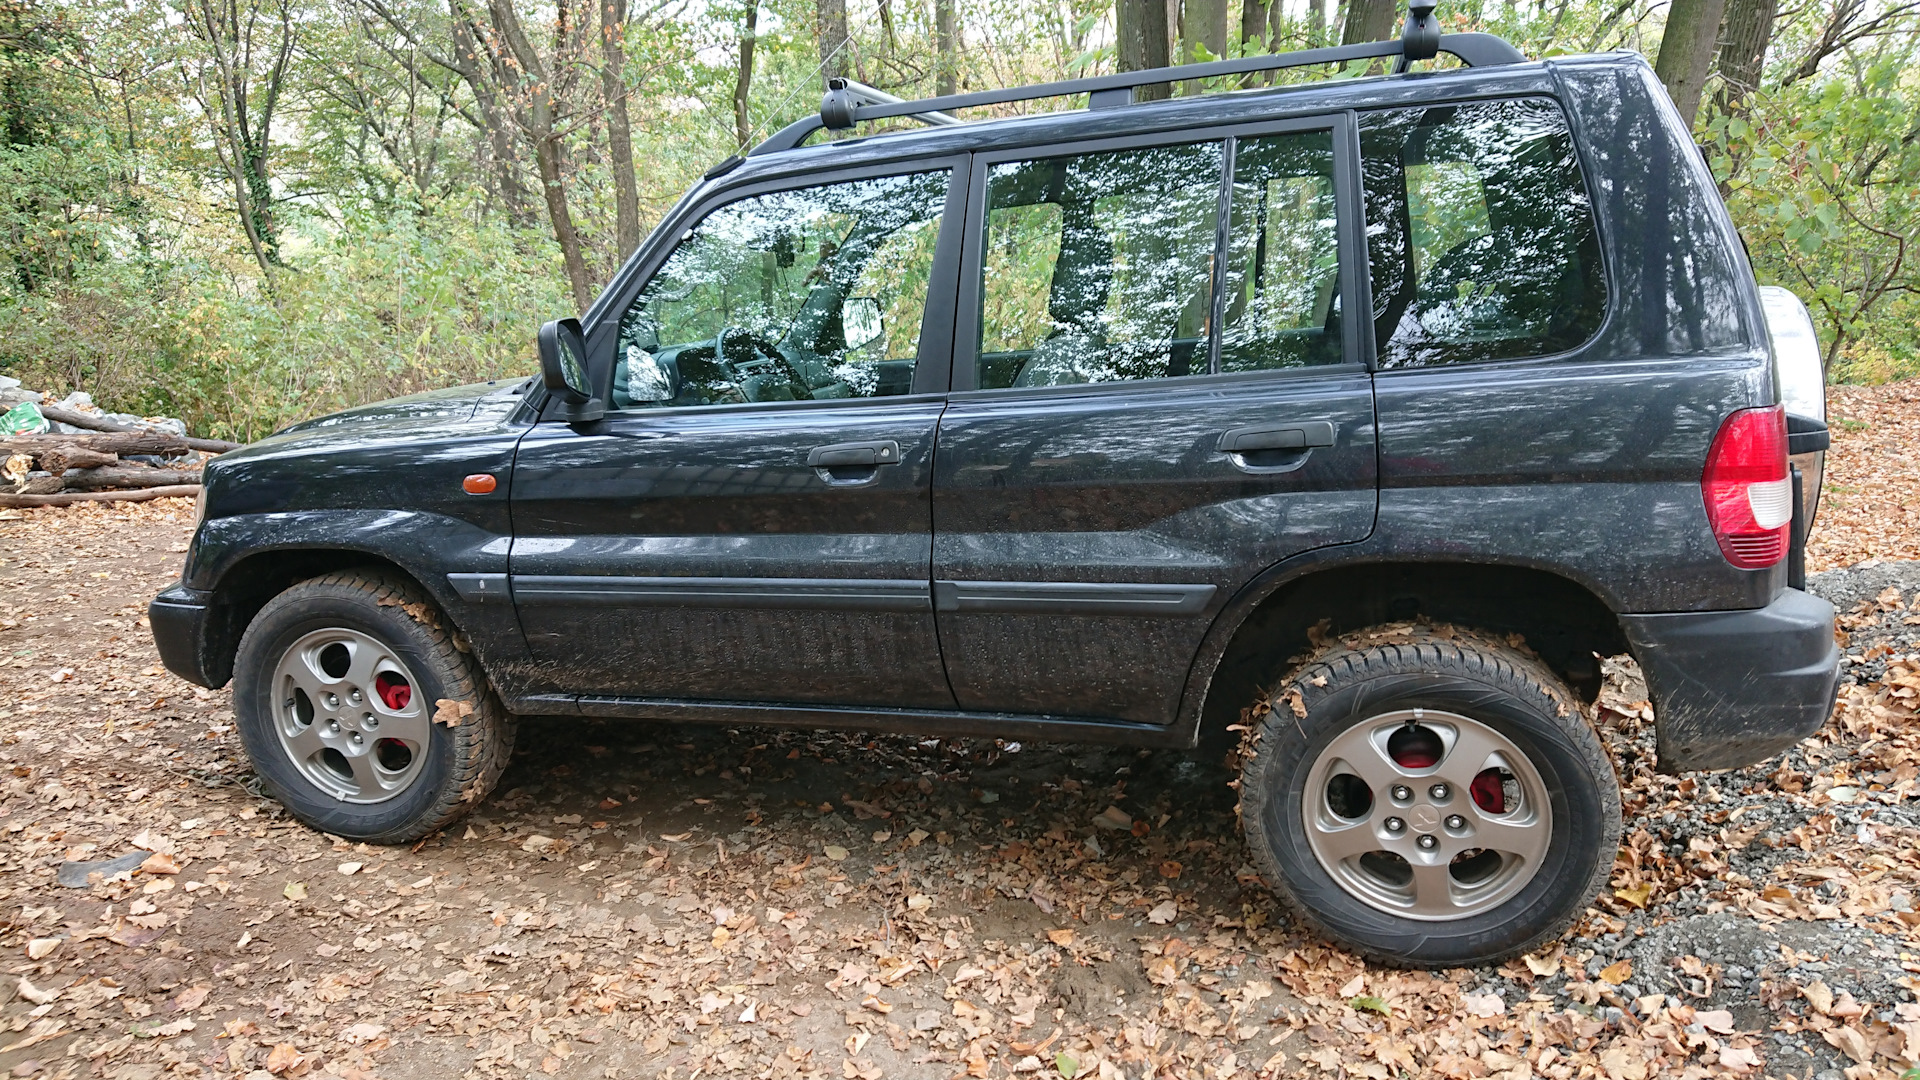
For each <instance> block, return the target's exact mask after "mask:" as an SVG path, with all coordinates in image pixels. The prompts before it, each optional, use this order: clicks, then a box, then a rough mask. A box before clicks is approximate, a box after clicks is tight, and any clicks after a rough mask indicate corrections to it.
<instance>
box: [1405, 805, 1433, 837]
mask: <svg viewBox="0 0 1920 1080" xmlns="http://www.w3.org/2000/svg"><path fill="white" fill-rule="evenodd" d="M1407 820H1408V821H1411V822H1413V827H1414V828H1416V829H1419V830H1420V831H1422V832H1427V831H1430V830H1432V829H1434V828H1437V827H1438V826H1439V824H1440V811H1438V810H1435V809H1434V808H1433V807H1432V806H1429V805H1428V804H1426V803H1421V804H1420V805H1419V806H1416V807H1414V808H1413V809H1412V810H1410V811H1408V813H1407Z"/></svg>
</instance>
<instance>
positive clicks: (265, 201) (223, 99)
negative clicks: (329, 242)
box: [183, 0, 298, 273]
mask: <svg viewBox="0 0 1920 1080" xmlns="http://www.w3.org/2000/svg"><path fill="white" fill-rule="evenodd" d="M265 3H266V0H197V2H196V3H193V4H189V5H187V6H186V7H185V8H184V9H183V14H184V15H185V20H184V21H185V23H186V25H187V27H188V28H189V30H190V32H191V33H192V34H193V35H194V37H196V38H198V39H199V40H200V42H201V44H202V45H204V46H205V47H206V59H207V60H208V61H210V64H209V67H210V69H211V70H210V71H209V70H207V69H202V70H201V71H200V73H199V76H198V85H199V87H200V90H199V94H198V96H199V98H200V101H199V105H200V107H201V111H202V113H203V114H204V115H205V116H206V118H207V123H208V125H209V127H210V128H211V129H212V135H213V147H214V153H215V156H216V157H218V158H219V160H220V163H221V166H222V167H223V168H224V169H225V170H226V172H227V176H228V179H229V180H231V181H232V183H233V193H234V209H235V212H236V213H237V214H238V216H239V219H240V225H241V231H242V232H244V233H245V234H246V237H247V244H248V246H249V247H250V248H251V249H252V250H253V257H254V259H255V261H257V262H258V263H259V264H260V270H261V272H262V273H267V272H269V271H270V270H271V268H272V267H275V266H279V265H280V232H279V224H278V222H276V221H275V220H274V216H273V184H272V181H271V179H270V178H269V176H268V168H267V152H268V149H269V147H270V146H271V145H272V141H273V113H274V109H275V107H276V105H277V103H278V101H279V99H280V90H281V87H282V86H283V85H284V83H285V80H286V75H287V65H288V63H289V61H290V60H291V59H292V57H293V50H294V44H295V39H296V37H297V36H298V35H297V33H296V31H295V29H294V20H293V13H292V10H291V7H290V4H289V0H279V11H278V19H277V22H278V33H277V40H276V41H274V42H272V43H271V45H269V43H267V42H264V41H256V40H255V36H254V35H255V33H256V30H257V29H258V27H259V26H260V25H261V23H262V22H263V17H264V16H265V15H266V10H265ZM256 57H264V58H265V60H266V68H265V70H263V71H262V70H255V67H254V65H255V63H256V62H257V61H256ZM209 76H211V78H209ZM189 78H190V79H192V78H193V76H189ZM209 81H211V82H212V83H213V88H212V93H211V95H209V94H208V93H207V90H206V85H207V83H208V82H209ZM189 85H192V83H191V82H190V83H189Z"/></svg>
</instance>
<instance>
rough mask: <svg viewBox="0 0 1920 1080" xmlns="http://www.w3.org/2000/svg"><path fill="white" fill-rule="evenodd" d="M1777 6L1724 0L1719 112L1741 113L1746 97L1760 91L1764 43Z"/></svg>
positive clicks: (1772, 0) (1771, 0) (1758, 0)
mask: <svg viewBox="0 0 1920 1080" xmlns="http://www.w3.org/2000/svg"><path fill="white" fill-rule="evenodd" d="M1779 7H1780V4H1779V0H1727V32H1726V40H1725V41H1724V42H1723V43H1722V44H1721V46H1720V92H1719V94H1718V95H1717V96H1716V98H1717V99H1716V103H1717V105H1718V106H1719V109H1720V111H1721V112H1723V113H1734V112H1740V111H1743V108H1742V106H1743V104H1744V102H1745V100H1746V96H1747V95H1748V94H1751V93H1753V92H1754V91H1755V90H1758V89H1759V88H1760V72H1761V71H1762V70H1763V69H1764V68H1765V67H1766V65H1767V43H1768V42H1769V41H1770V40H1772V38H1773V17H1774V15H1775V14H1776V13H1777V12H1778V10H1779Z"/></svg>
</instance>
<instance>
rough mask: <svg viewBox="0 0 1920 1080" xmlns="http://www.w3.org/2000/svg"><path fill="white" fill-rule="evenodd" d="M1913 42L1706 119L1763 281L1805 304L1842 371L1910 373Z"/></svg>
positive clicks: (1711, 149)
mask: <svg viewBox="0 0 1920 1080" xmlns="http://www.w3.org/2000/svg"><path fill="white" fill-rule="evenodd" d="M1914 53H1915V46H1914V44H1913V43H1912V41H1911V39H1909V40H1908V41H1907V42H1904V43H1899V44H1897V45H1896V46H1894V47H1889V48H1886V49H1885V51H1883V52H1882V53H1881V54H1880V55H1877V56H1874V57H1871V58H1868V59H1867V62H1865V63H1859V64H1855V65H1852V66H1851V67H1850V68H1849V69H1847V70H1844V71H1841V72H1836V73H1835V74H1833V75H1832V76H1829V77H1816V78H1812V79H1804V80H1799V81H1795V82H1792V83H1789V84H1787V85H1785V86H1779V87H1776V88H1771V89H1766V90H1763V92H1762V93H1760V94H1758V95H1755V96H1754V98H1753V99H1752V100H1751V101H1750V102H1749V107H1750V112H1748V113H1747V114H1746V115H1725V114H1723V115H1718V116H1714V117H1712V118H1710V119H1709V120H1708V121H1707V122H1706V123H1705V125H1704V130H1703V132H1702V141H1703V142H1704V144H1705V145H1706V147H1707V150H1708V155H1709V160H1710V162H1711V163H1712V165H1713V168H1714V172H1715V175H1716V176H1718V177H1719V178H1720V179H1721V183H1722V190H1723V191H1724V192H1725V193H1726V198H1727V204H1728V206H1729V208H1730V209H1731V210H1732V211H1733V214H1734V218H1735V220H1736V221H1738V222H1739V223H1740V225H1741V233H1742V235H1743V236H1744V237H1745V238H1746V241H1747V245H1748V248H1749V250H1750V251H1751V252H1752V256H1753V260H1754V264H1755V267H1754V268H1755V272H1756V273H1757V274H1759V276H1760V278H1761V280H1762V281H1771V282H1778V283H1780V284H1783V285H1786V286H1787V287H1789V288H1791V289H1793V290H1794V292H1796V293H1798V294H1799V296H1800V297H1801V299H1803V300H1805V301H1806V303H1807V306H1808V308H1810V309H1811V310H1812V311H1813V313H1814V317H1815V321H1816V323H1818V324H1819V328H1820V331H1821V339H1822V343H1823V344H1824V345H1825V346H1826V349H1827V356H1828V363H1829V372H1830V374H1831V375H1832V376H1833V377H1835V378H1837V379H1839V380H1842V381H1869V382H1873V381H1884V380H1886V379H1890V378H1900V377H1905V376H1908V375H1913V374H1920V335H1916V334H1915V331H1914V327H1915V321H1916V317H1920V303H1917V301H1920V251H1913V250H1910V248H1911V246H1912V245H1913V243H1914V239H1915V236H1916V221H1917V219H1916V210H1917V208H1916V203H1915V198H1916V195H1917V194H1920V139H1916V135H1920V80H1916V77H1915V75H1914V74H1913V68H1912V64H1911V62H1910V61H1911V60H1912V59H1913V57H1914Z"/></svg>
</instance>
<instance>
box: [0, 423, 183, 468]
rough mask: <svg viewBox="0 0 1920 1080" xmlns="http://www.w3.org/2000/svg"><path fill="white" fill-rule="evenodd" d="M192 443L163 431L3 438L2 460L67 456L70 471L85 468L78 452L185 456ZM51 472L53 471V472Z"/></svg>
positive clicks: (0, 442) (1, 447)
mask: <svg viewBox="0 0 1920 1080" xmlns="http://www.w3.org/2000/svg"><path fill="white" fill-rule="evenodd" d="M187 442H188V440H186V439H182V438H180V437H179V436H177V435H169V434H167V433H166V432H163V431H105V432H101V433H100V434H98V435H8V436H5V437H4V438H0V457H7V456H11V455H13V454H25V455H27V456H28V457H31V458H33V459H34V460H36V461H39V460H43V458H42V455H45V454H66V455H69V456H67V457H66V459H65V460H66V462H67V465H66V467H69V468H73V467H79V466H81V465H82V464H83V463H84V461H85V460H90V459H87V458H85V456H84V455H77V454H74V453H73V451H76V450H90V451H93V452H95V453H100V454H163V455H164V454H183V453H186V451H187V450H188V449H189V447H188V446H187ZM48 471H49V472H51V471H52V470H51V469H49V470H48Z"/></svg>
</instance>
